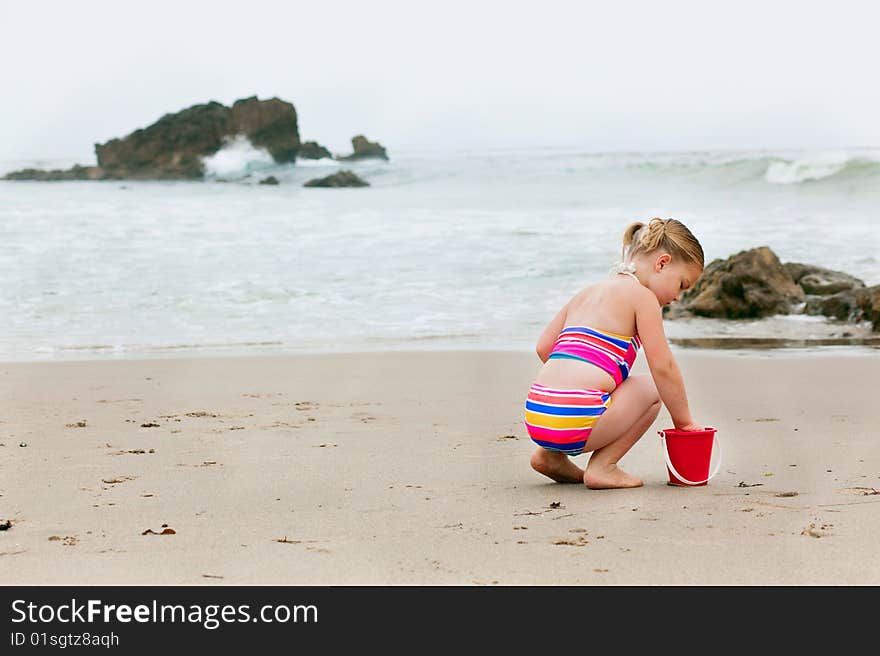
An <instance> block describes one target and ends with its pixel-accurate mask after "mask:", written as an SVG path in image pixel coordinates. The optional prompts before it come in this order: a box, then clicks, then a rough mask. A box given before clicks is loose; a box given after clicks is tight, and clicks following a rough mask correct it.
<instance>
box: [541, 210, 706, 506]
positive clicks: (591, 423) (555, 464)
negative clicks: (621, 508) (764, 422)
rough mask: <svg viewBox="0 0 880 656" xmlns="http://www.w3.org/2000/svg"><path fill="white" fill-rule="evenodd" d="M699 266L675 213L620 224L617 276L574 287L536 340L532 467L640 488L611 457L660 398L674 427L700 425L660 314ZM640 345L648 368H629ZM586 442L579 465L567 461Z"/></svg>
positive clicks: (626, 445)
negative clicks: (585, 459)
mask: <svg viewBox="0 0 880 656" xmlns="http://www.w3.org/2000/svg"><path fill="white" fill-rule="evenodd" d="M702 273H703V249H702V247H701V246H700V243H699V242H698V241H697V240H696V238H695V237H694V236H693V235H692V234H691V231H690V230H688V229H687V228H686V227H685V226H684V224H682V223H681V222H679V221H676V220H675V219H651V221H650V223H648V225H645V224H643V223H639V222H636V223H633V224H632V225H630V226H629V227H628V228H627V229H626V231H625V232H624V234H623V261H622V262H621V263H620V264H619V265H617V266H616V267H615V269H614V275H612V276H611V277H610V278H608V279H606V280H603V281H601V282H598V283H596V284H594V285H590V286H589V287H586V288H584V289H583V290H581V291H580V292H578V293H577V294H576V295H575V296H574V297H573V298H572V299H571V300H570V301H569V302H568V303H566V305H565V306H564V307H563V308H562V309H561V310H560V311H559V312H558V314H557V315H556V316H555V317H554V318H553V320H552V321H550V323H549V324H548V325H547V327H546V328H545V329H544V332H543V333H542V334H541V337H540V338H539V339H538V345H537V348H536V350H537V352H538V357H540V358H541V361H542V362H543V363H544V365H543V366H542V367H541V370H540V372H539V373H538V376H537V378H536V379H535V383H534V384H533V385H532V386H531V388H530V389H529V393H528V397H527V399H526V405H525V424H526V429H527V430H528V433H529V436H530V437H531V438H532V440H533V441H534V442H535V443H536V444H537V445H538V449H537V450H536V451H535V453H534V454H532V460H531V464H532V467H533V468H534V469H535V470H536V471H538V472H540V473H542V474H544V475H545V476H549V477H550V478H552V479H553V480H554V481H557V482H560V483H580V482H583V483H584V484H585V485H586V486H587V487H589V488H593V489H600V488H618V487H638V486H640V485H642V481H641V480H640V479H638V478H636V477H635V476H632V475H630V474H627V473H626V472H624V471H623V470H622V469H619V468H618V467H617V462H618V461H619V460H620V459H621V458H622V457H623V455H624V454H625V453H626V452H627V451H629V450H630V448H632V446H633V445H634V444H635V443H636V442H637V441H638V440H639V438H640V437H641V436H642V435H643V434H644V433H645V431H646V430H648V428H649V427H650V426H651V424H652V423H654V420H655V419H656V418H657V413H658V412H659V411H660V402H661V401H662V402H663V403H665V404H666V408H667V410H669V414H670V415H671V416H672V422H673V423H674V424H675V428H676V429H678V430H682V431H696V430H702V428H703V427H702V426H701V425H700V424H699V423H697V422H696V421H694V418H693V417H692V416H691V412H690V409H689V408H688V401H687V395H686V394H685V389H684V381H683V379H682V376H681V372H680V371H679V368H678V365H677V364H676V362H675V359H674V358H673V357H672V352H671V351H670V349H669V344H668V343H667V342H666V336H665V334H664V332H663V314H662V312H663V306H665V305H668V304H669V303H671V302H672V301H676V300H678V297H679V295H680V294H681V293H682V292H683V291H684V290H686V289H688V288H689V287H690V286H692V285H693V284H694V283H695V282H696V280H697V278H699V277H700V275H701V274H702ZM640 347H641V348H643V349H644V351H645V357H646V358H647V361H648V367H649V368H650V371H651V375H650V376H646V375H640V376H630V375H629V371H630V369H631V368H632V365H633V362H634V361H635V358H636V355H637V354H638V350H639V348H640ZM590 451H591V452H592V454H591V456H590V460H589V463H588V464H587V467H586V469H585V470H582V469H581V468H580V467H578V466H577V465H576V464H575V463H574V462H572V461H571V460H569V456H574V455H578V454H580V453H585V452H590Z"/></svg>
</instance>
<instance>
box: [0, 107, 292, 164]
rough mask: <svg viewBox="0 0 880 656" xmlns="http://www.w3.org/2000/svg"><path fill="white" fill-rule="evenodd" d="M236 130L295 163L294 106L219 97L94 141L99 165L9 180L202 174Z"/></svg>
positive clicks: (276, 156) (279, 157)
mask: <svg viewBox="0 0 880 656" xmlns="http://www.w3.org/2000/svg"><path fill="white" fill-rule="evenodd" d="M237 135H244V136H246V137H247V138H248V139H249V140H250V142H251V143H252V144H253V145H254V146H255V147H257V148H263V149H265V150H267V151H268V152H269V153H270V154H271V155H272V158H273V159H274V160H275V161H276V162H279V163H282V162H293V161H295V159H296V153H297V151H298V150H299V147H300V141H299V132H298V129H297V117H296V109H295V108H294V106H293V105H292V104H290V103H288V102H284V101H283V100H279V99H278V98H271V99H269V100H258V99H257V97H256V96H253V97H251V98H244V99H241V100H237V101H236V102H235V103H234V104H233V105H232V107H226V106H224V105H221V104H220V103H218V102H209V103H206V104H202V105H193V106H192V107H189V108H187V109H184V110H182V111H180V112H177V113H175V114H166V115H165V116H163V117H162V118H160V119H159V120H158V121H156V122H155V123H153V124H152V125H150V126H148V127H146V128H143V129H140V130H135V131H134V132H132V133H131V134H129V135H128V136H127V137H125V138H123V139H111V140H110V141H108V142H107V143H105V144H95V154H96V155H97V158H98V166H97V167H82V166H75V167H73V168H72V169H70V171H66V172H65V171H61V172H54V171H53V172H48V173H46V175H43V174H41V173H36V172H34V170H32V169H31V170H27V171H15V172H13V173H10V174H7V176H6V179H9V180H21V179H28V180H68V179H71V180H81V179H89V180H98V179H116V180H118V179H136V180H187V179H201V178H202V177H203V175H204V166H203V164H202V158H203V157H208V156H210V155H213V154H214V153H216V152H217V151H218V150H220V148H222V147H223V145H224V144H225V143H226V141H227V139H230V138H234V137H235V136H237ZM68 176H70V177H68ZM82 176H85V177H82Z"/></svg>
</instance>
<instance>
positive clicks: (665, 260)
mask: <svg viewBox="0 0 880 656" xmlns="http://www.w3.org/2000/svg"><path fill="white" fill-rule="evenodd" d="M670 262H672V256H671V255H670V254H669V253H663V255H661V256H660V257H658V258H657V259H656V260H655V261H654V271H658V272H659V271H662V270H663V267H665V266H666V265H667V264H669V263H670Z"/></svg>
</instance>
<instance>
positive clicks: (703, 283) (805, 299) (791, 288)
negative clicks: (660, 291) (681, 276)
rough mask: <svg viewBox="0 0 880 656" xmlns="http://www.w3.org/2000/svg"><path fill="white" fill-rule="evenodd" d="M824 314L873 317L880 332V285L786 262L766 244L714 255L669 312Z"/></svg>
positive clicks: (854, 319) (744, 316)
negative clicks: (723, 256)
mask: <svg viewBox="0 0 880 656" xmlns="http://www.w3.org/2000/svg"><path fill="white" fill-rule="evenodd" d="M801 312H804V313H806V314H811V315H824V316H828V317H832V318H835V319H839V320H841V321H849V322H861V321H870V322H871V324H872V327H873V330H874V331H880V285H875V286H874V287H865V283H864V282H863V281H861V280H859V279H858V278H856V277H854V276H851V275H849V274H847V273H843V272H841V271H832V270H830V269H823V268H822V267H817V266H813V265H809V264H801V263H799V262H787V263H785V264H782V263H781V262H780V261H779V258H778V257H777V256H776V254H775V253H773V251H772V250H770V249H769V248H768V247H766V246H761V247H759V248H753V249H751V250H747V251H742V252H740V253H737V254H735V255H732V256H731V257H729V258H727V259H725V260H720V259H719V260H714V261H713V262H711V263H710V264H709V266H707V267H706V269H705V271H704V272H703V275H702V276H701V277H700V279H699V280H698V281H697V284H696V285H694V287H693V288H692V289H690V290H688V291H687V292H685V293H684V294H683V295H682V298H681V300H680V301H679V302H678V303H673V304H672V305H671V306H670V307H668V308H666V317H667V318H670V319H676V318H680V317H688V316H702V317H715V318H720V319H755V318H760V317H767V316H771V315H774V314H792V313H801Z"/></svg>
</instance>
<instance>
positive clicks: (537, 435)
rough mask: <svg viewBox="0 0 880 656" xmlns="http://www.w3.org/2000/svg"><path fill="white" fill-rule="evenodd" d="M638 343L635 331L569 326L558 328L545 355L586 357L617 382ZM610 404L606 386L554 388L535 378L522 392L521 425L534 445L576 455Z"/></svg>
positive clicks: (624, 375)
mask: <svg viewBox="0 0 880 656" xmlns="http://www.w3.org/2000/svg"><path fill="white" fill-rule="evenodd" d="M640 347H641V342H640V341H639V338H638V335H634V336H633V337H626V336H624V335H618V334H616V333H609V332H607V331H602V330H596V329H595V328H587V327H584V326H569V327H567V328H563V330H562V331H561V332H560V333H559V336H558V337H557V338H556V343H555V344H554V345H553V350H552V351H551V352H550V357H549V358H548V359H556V358H570V359H573V360H581V361H582V362H589V363H590V364H594V365H596V366H597V367H599V368H600V369H602V370H603V371H606V372H608V374H610V375H611V377H612V378H613V379H614V382H615V383H616V384H617V385H620V384H621V383H622V382H623V381H624V380H626V378H627V376H629V372H630V369H631V368H632V366H633V363H634V362H635V359H636V355H638V351H639V348H640ZM610 404H611V393H610V392H606V391H605V390H598V389H557V388H552V387H546V386H544V385H539V384H537V383H535V384H534V385H532V386H531V388H529V393H528V396H527V397H526V404H525V425H526V430H527V431H528V433H529V437H531V438H532V441H533V442H535V444H537V445H538V446H541V447H544V448H545V449H548V450H550V451H561V452H562V453H565V454H566V455H569V456H576V455H578V454H580V453H582V452H583V450H584V447H585V446H586V444H587V439H588V438H589V437H590V433H591V432H592V431H593V425H594V424H595V423H596V421H598V419H599V417H601V416H602V413H604V412H605V410H606V409H607V408H608V406H609V405H610Z"/></svg>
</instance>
